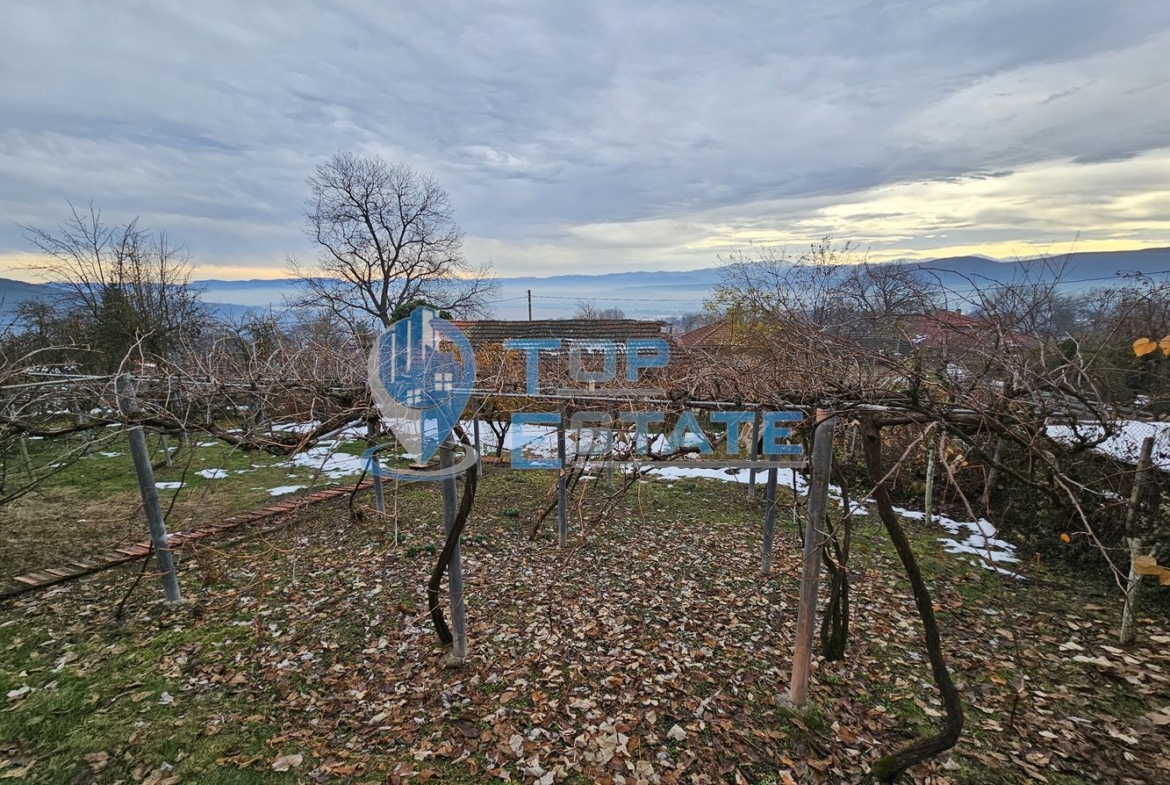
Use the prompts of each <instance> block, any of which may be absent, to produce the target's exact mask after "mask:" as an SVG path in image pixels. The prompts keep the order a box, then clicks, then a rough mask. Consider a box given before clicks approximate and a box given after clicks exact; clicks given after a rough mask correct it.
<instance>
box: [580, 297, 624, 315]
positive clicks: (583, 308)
mask: <svg viewBox="0 0 1170 785" xmlns="http://www.w3.org/2000/svg"><path fill="white" fill-rule="evenodd" d="M576 306H577V310H576V311H574V313H573V318H574V319H588V320H596V319H625V318H626V312H625V311H623V310H622V309H621V308H602V307H601V306H599V305H598V304H597V303H595V302H593V301H592V300H578V301H577V303H576Z"/></svg>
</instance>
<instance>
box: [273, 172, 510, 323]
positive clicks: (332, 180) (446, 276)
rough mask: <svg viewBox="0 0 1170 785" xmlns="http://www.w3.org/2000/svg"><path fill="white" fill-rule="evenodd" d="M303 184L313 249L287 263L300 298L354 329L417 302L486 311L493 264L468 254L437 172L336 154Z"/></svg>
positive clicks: (477, 312)
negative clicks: (304, 260)
mask: <svg viewBox="0 0 1170 785" xmlns="http://www.w3.org/2000/svg"><path fill="white" fill-rule="evenodd" d="M308 182H309V191H310V196H309V199H308V201H306V203H305V218H306V231H307V232H308V235H309V237H310V238H312V240H313V242H314V243H316V244H317V246H318V250H319V255H318V259H317V261H316V263H314V264H312V265H310V266H301V265H300V264H298V263H297V262H296V261H295V260H292V261H291V267H292V270H293V272H294V273H295V274H296V275H297V277H298V278H300V280H301V283H302V289H303V291H302V294H301V295H300V297H299V299H298V304H300V305H304V306H309V307H314V308H323V309H325V310H327V311H329V312H330V313H332V314H334V315H335V316H337V317H338V318H340V319H342V320H344V321H345V322H346V323H347V324H349V325H350V326H351V327H355V328H356V327H358V326H360V325H368V324H370V323H374V324H379V323H380V324H381V325H382V326H389V325H390V324H392V323H393V321H394V319H393V314H394V311H395V309H397V308H398V307H399V306H401V305H403V304H405V303H409V302H411V301H416V300H422V301H426V302H429V303H432V304H434V305H436V306H438V307H439V308H441V309H445V310H449V311H452V312H453V313H455V314H456V315H462V316H470V315H480V314H482V313H485V312H486V311H487V310H488V306H489V300H490V297H491V294H492V293H493V292H494V291H495V287H496V285H495V283H494V282H493V281H492V280H491V278H490V273H491V268H490V266H489V265H473V264H471V263H469V262H468V261H467V260H466V259H465V258H464V256H463V232H462V231H461V230H460V228H459V226H458V224H456V222H455V213H454V210H453V209H452V207H451V200H450V198H449V197H448V195H447V192H446V191H445V190H444V189H443V188H442V187H441V186H440V185H439V184H438V183H437V182H436V181H435V179H434V178H433V177H431V176H429V175H420V174H418V173H417V172H415V171H414V170H413V169H411V168H410V167H409V166H407V165H405V164H390V163H387V162H386V161H385V160H383V159H382V158H380V157H379V156H376V155H375V156H370V157H365V158H363V157H359V156H356V155H354V154H353V153H348V152H341V153H337V154H335V155H334V156H333V157H332V158H330V159H329V161H327V162H326V163H323V164H321V165H320V166H318V167H317V169H316V171H315V172H314V173H313V175H312V176H311V177H310V178H309V181H308Z"/></svg>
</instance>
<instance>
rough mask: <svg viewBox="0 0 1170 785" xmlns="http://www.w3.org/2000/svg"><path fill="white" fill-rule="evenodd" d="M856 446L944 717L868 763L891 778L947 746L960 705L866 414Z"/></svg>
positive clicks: (955, 733) (958, 723) (956, 730)
mask: <svg viewBox="0 0 1170 785" xmlns="http://www.w3.org/2000/svg"><path fill="white" fill-rule="evenodd" d="M862 428H863V431H862V438H861V445H862V450H863V451H864V453H865V464H866V469H867V470H868V472H869V479H870V482H872V483H873V484H874V486H875V487H874V493H873V497H874V501H875V502H876V503H877V511H878V517H879V518H881V520H882V524H883V525H885V527H886V531H887V532H888V533H889V535H890V539H891V540H892V541H893V543H894V550H896V551H897V552H898V558H899V559H901V561H902V567H903V569H905V571H906V577H907V578H909V579H910V588H911V590H912V591H913V593H914V603H915V605H917V606H918V615H919V617H920V618H921V619H922V631H923V633H924V635H925V638H926V653H927V656H928V657H929V659H930V670H931V673H932V675H933V676H934V683H935V685H936V686H937V687H938V690H939V692H940V693H941V694H942V700H943V706H944V708H945V709H946V721H945V723H944V724H943V727H942V729H941V730H940V731H939V732H938V733H937V734H935V735H933V736H927V737H925V738H921V739H916V740H915V741H912V742H910V743H909V744H907V745H905V746H903V747H901V748H900V749H897V750H894V751H893V752H891V753H889V754H887V755H884V756H882V757H881V758H880V759H879V760H878V761H877V763H875V764H874V767H873V770H872V772H871V775H872V776H873V778H875V779H877V780H879V781H880V782H894V781H896V780H897V779H898V778H899V777H900V776H901V775H902V773H903V772H904V771H906V769H908V768H910V767H911V766H913V765H915V764H917V763H921V762H922V761H924V760H927V759H929V758H933V757H934V756H936V755H938V754H939V753H942V752H945V751H946V750H949V749H950V748H951V747H953V746H955V742H957V741H958V740H959V734H960V733H962V731H963V707H962V704H961V702H960V700H959V692H958V690H956V689H955V684H954V682H953V681H951V674H950V672H949V671H948V670H947V663H946V659H945V658H944V657H943V652H942V642H941V640H940V638H939V630H938V620H937V619H935V616H934V605H933V604H932V602H931V598H930V590H929V589H928V588H927V586H926V581H925V580H924V579H923V577H922V571H921V570H920V569H919V567H918V559H917V558H916V557H915V556H914V550H913V548H912V547H911V546H910V540H909V538H907V537H906V532H905V531H904V530H903V529H902V524H901V523H899V522H898V516H897V515H895V513H894V505H893V502H891V501H890V494H889V492H888V491H887V490H886V486H885V483H884V482H883V478H884V477H885V471H884V470H883V469H882V443H881V431H880V430H879V429H878V427H877V424H876V423H874V421H873V420H872V419H870V418H866V419H864V420H863V425H862Z"/></svg>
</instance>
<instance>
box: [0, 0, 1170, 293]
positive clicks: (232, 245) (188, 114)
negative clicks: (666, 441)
mask: <svg viewBox="0 0 1170 785" xmlns="http://www.w3.org/2000/svg"><path fill="white" fill-rule="evenodd" d="M2 13H3V24H0V77H2V78H0V275H8V276H12V277H29V273H27V271H25V270H24V268H26V266H27V264H28V261H29V255H28V244H27V242H26V241H25V239H24V238H23V236H22V232H21V230H20V228H19V224H33V225H36V226H42V227H51V226H52V225H53V224H54V223H55V222H56V221H58V220H60V219H61V218H62V217H63V215H64V213H65V212H66V211H67V209H68V205H67V204H66V200H67V199H69V200H73V201H75V202H82V203H84V202H87V201H88V200H90V199H92V200H94V201H95V202H96V203H97V204H99V205H100V206H101V207H102V208H103V210H104V211H105V214H106V216H107V218H109V219H112V220H121V219H125V218H129V217H133V216H134V215H140V216H141V217H142V221H143V222H144V223H145V224H147V225H149V226H153V227H165V228H166V229H167V230H168V231H169V232H170V234H171V236H172V237H175V238H179V239H182V240H183V241H185V242H186V244H187V246H188V247H189V249H190V251H191V252H192V254H193V257H194V260H195V262H196V263H197V265H198V269H197V273H198V275H199V276H200V277H218V278H249V277H273V276H278V275H281V274H283V270H284V265H285V259H286V257H288V256H290V255H292V256H296V257H298V258H300V259H303V260H304V259H310V258H312V256H313V253H314V252H313V250H312V248H311V247H310V245H309V243H308V241H307V240H306V238H305V236H304V233H303V230H302V225H303V223H302V210H303V207H302V203H303V201H304V198H305V196H306V192H307V187H306V185H305V178H306V177H307V176H308V175H309V174H310V172H311V171H312V169H313V167H314V166H315V165H317V164H318V163H320V162H322V161H323V160H325V159H326V158H327V157H328V156H329V155H330V154H332V153H333V152H335V151H337V150H352V151H354V152H357V153H361V154H378V155H381V156H383V157H385V158H387V159H390V160H395V161H404V162H407V163H409V164H411V165H412V166H414V167H415V168H416V169H418V170H420V171H424V172H432V173H434V175H435V176H436V177H437V178H438V180H439V181H440V183H441V184H442V185H443V186H445V187H446V188H447V190H448V191H449V192H450V194H451V198H452V202H453V203H454V205H455V208H456V210H457V217H458V220H459V222H460V224H461V225H462V226H463V228H464V230H465V231H466V233H467V244H466V252H467V255H468V257H469V258H470V259H471V260H472V261H476V262H481V261H490V262H492V263H493V264H494V265H495V267H496V269H497V271H498V272H499V273H500V274H502V275H516V274H540V275H551V274H557V273H563V272H605V271H611V270H618V269H687V268H694V267H704V266H711V265H712V264H713V263H714V262H715V261H716V259H717V257H718V255H719V254H721V253H726V252H728V251H729V250H732V249H735V248H742V247H745V246H747V245H748V244H749V243H762V244H785V245H788V246H790V247H791V246H799V245H801V244H804V243H806V242H808V241H810V240H813V239H815V238H817V237H819V236H821V235H824V234H827V233H832V234H833V235H834V236H835V237H837V238H838V239H841V240H846V239H849V240H854V241H857V242H859V243H861V244H862V245H865V246H868V247H870V248H871V252H872V255H873V256H874V257H876V258H879V259H884V258H894V257H903V256H913V257H929V256H941V255H947V254H953V253H960V252H962V253H966V252H975V253H984V254H990V255H996V256H1010V255H1013V254H1018V255H1026V254H1032V253H1037V252H1041V251H1045V250H1065V249H1067V248H1068V247H1069V246H1070V244H1071V242H1072V241H1073V240H1074V238H1076V237H1078V233H1079V240H1078V242H1077V247H1078V248H1079V249H1081V250H1098V249H1100V250H1104V249H1115V248H1131V247H1132V248H1136V247H1142V246H1159V245H1170V3H1167V2H1165V0H1125V1H1118V0H1098V1H1095V2H1087V1H1085V0H1042V1H1039V2H1033V1H1032V0H947V1H946V2H937V3H928V2H918V1H917V0H898V1H896V2H863V1H861V0H818V1H817V2H799V3H798V2H789V1H788V0H784V1H783V2H757V3H712V2H707V0H702V1H701V2H700V1H699V0H693V1H691V0H684V1H680V2H670V3H667V2H655V1H654V0H650V1H643V2H638V3H631V2H627V1H626V0H596V1H594V0H580V1H579V2H572V3H569V2H564V3H560V2H554V3H524V2H477V3H464V4H454V3H446V2H436V1H434V0H428V1H427V2H411V3H405V2H397V1H396V0H390V1H387V0H369V2H363V1H361V0H355V1H353V2H325V1H323V0H322V1H320V2H308V1H306V2H298V1H297V0H280V1H279V2H260V1H259V0H249V2H246V3H242V2H237V1H236V0H183V2H160V1H159V0H151V1H150V2H145V1H143V2H129V1H128V0H125V1H123V0H107V2H101V3H94V2H90V1H89V0H6V1H5V3H4V10H3V12H2Z"/></svg>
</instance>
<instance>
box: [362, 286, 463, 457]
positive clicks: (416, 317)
mask: <svg viewBox="0 0 1170 785" xmlns="http://www.w3.org/2000/svg"><path fill="white" fill-rule="evenodd" d="M368 371H369V380H370V390H371V391H372V392H373V395H374V400H375V401H376V402H377V404H378V408H379V409H381V410H382V414H383V416H384V417H385V418H386V420H387V421H388V423H389V425H390V430H391V431H392V432H393V433H394V436H395V438H396V439H398V441H399V443H401V444H402V445H403V446H404V447H406V449H407V450H409V451H410V452H411V454H413V455H414V456H415V457H416V459H417V460H418V461H419V462H420V463H426V462H427V461H429V460H430V459H431V458H432V457H433V456H434V454H435V452H436V451H438V449H439V447H440V446H442V444H443V442H444V441H446V440H447V437H448V436H449V435H450V433H451V429H452V428H454V427H455V424H456V423H458V422H459V418H460V416H461V415H462V414H463V410H464V408H466V406H467V399H468V398H469V397H470V396H471V389H472V387H473V386H474V385H475V354H474V352H473V351H472V349H471V342H470V341H468V340H467V336H465V335H464V334H463V333H462V332H461V331H460V330H459V328H458V327H456V326H455V325H453V324H451V323H450V322H448V321H446V320H445V319H440V318H439V316H438V314H436V313H435V311H434V310H433V309H431V308H426V307H422V308H416V309H415V310H414V311H413V312H412V313H411V314H410V316H409V317H407V318H406V319H401V320H399V321H397V322H395V323H394V324H392V325H390V326H389V327H388V328H386V331H385V332H383V333H382V334H381V335H379V336H378V338H377V340H376V341H375V342H374V347H373V349H372V350H371V351H370V359H369V364H368Z"/></svg>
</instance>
